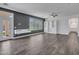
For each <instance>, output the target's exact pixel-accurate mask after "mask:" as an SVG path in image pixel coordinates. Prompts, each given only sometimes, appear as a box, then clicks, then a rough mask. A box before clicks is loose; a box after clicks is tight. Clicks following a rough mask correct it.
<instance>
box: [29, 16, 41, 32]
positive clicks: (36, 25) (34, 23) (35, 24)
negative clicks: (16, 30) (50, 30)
mask: <svg viewBox="0 0 79 59" xmlns="http://www.w3.org/2000/svg"><path fill="white" fill-rule="evenodd" d="M29 20H30V21H29V24H30V25H29V28H30V31H31V32H36V31H41V30H43V20H42V19H39V18H34V17H30V19H29Z"/></svg>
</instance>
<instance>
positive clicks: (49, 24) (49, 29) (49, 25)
mask: <svg viewBox="0 0 79 59" xmlns="http://www.w3.org/2000/svg"><path fill="white" fill-rule="evenodd" d="M44 32H46V33H53V34H56V33H57V20H55V19H54V18H52V17H51V18H48V19H46V21H45V22H44Z"/></svg>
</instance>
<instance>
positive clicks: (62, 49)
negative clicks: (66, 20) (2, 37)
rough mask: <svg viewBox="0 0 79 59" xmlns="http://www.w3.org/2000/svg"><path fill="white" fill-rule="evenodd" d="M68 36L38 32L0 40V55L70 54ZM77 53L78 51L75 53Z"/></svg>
mask: <svg viewBox="0 0 79 59" xmlns="http://www.w3.org/2000/svg"><path fill="white" fill-rule="evenodd" d="M67 41H68V36H66V35H55V34H45V33H43V34H39V35H35V36H31V37H25V38H21V39H15V40H8V41H3V42H0V55H70V54H71V55H72V54H74V53H71V52H70V50H69V49H68V46H67ZM75 54H79V51H77V53H75Z"/></svg>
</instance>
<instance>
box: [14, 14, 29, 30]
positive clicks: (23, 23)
mask: <svg viewBox="0 0 79 59" xmlns="http://www.w3.org/2000/svg"><path fill="white" fill-rule="evenodd" d="M28 28H29V16H27V15H24V14H20V13H14V29H28Z"/></svg>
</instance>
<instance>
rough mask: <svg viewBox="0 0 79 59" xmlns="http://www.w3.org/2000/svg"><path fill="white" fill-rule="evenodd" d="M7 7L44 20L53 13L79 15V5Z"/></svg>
mask: <svg viewBox="0 0 79 59" xmlns="http://www.w3.org/2000/svg"><path fill="white" fill-rule="evenodd" d="M6 7H9V8H11V9H14V10H17V11H21V12H24V13H27V14H32V15H35V16H39V17H43V18H47V17H48V16H49V15H50V14H51V13H52V12H55V13H57V14H58V15H59V16H72V15H78V14H79V3H9V4H8V6H6Z"/></svg>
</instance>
